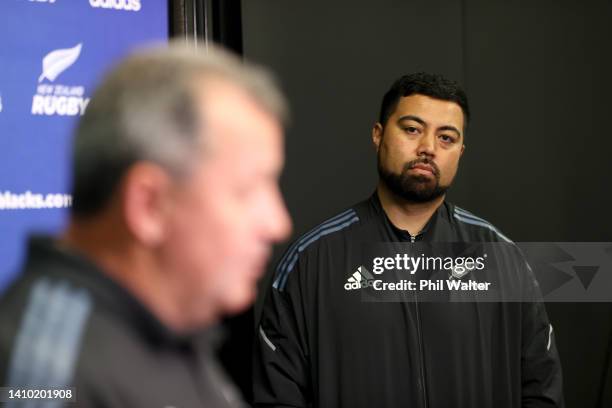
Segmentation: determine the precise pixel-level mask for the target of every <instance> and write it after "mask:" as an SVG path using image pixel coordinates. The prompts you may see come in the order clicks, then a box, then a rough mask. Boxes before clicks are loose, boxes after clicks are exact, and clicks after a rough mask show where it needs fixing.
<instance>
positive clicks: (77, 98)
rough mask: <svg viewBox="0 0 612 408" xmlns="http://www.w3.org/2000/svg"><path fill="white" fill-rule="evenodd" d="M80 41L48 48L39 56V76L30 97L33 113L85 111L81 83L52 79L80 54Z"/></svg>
mask: <svg viewBox="0 0 612 408" xmlns="http://www.w3.org/2000/svg"><path fill="white" fill-rule="evenodd" d="M82 49H83V44H82V43H79V44H77V45H75V46H74V47H72V48H60V49H56V50H53V51H51V52H50V53H48V54H47V55H45V56H44V58H43V59H42V73H41V74H40V76H39V77H38V86H37V87H36V94H35V95H34V96H33V97H32V115H44V116H56V115H59V116H77V115H82V114H83V113H85V108H87V104H88V103H89V98H88V97H87V96H86V95H85V87H84V86H82V85H64V84H57V83H50V82H55V80H56V79H57V78H58V77H59V76H60V75H62V73H63V72H65V71H66V70H67V69H68V68H70V67H71V66H72V65H74V63H75V62H77V60H78V59H79V57H80V56H81V51H82Z"/></svg>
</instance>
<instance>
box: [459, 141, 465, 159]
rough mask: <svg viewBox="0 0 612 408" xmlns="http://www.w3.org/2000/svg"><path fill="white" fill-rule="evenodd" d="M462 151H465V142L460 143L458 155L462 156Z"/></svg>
mask: <svg viewBox="0 0 612 408" xmlns="http://www.w3.org/2000/svg"><path fill="white" fill-rule="evenodd" d="M464 151H465V143H464V144H462V145H461V153H459V157H461V156H463V152H464Z"/></svg>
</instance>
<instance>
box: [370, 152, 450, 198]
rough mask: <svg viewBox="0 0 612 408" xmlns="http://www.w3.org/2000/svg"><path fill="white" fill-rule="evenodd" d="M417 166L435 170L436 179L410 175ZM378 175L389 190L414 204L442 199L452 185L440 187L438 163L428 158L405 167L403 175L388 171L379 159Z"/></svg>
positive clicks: (420, 159) (416, 160)
mask: <svg viewBox="0 0 612 408" xmlns="http://www.w3.org/2000/svg"><path fill="white" fill-rule="evenodd" d="M417 164H427V165H429V166H431V167H432V169H433V176H434V179H433V180H432V179H431V177H427V176H424V175H420V174H409V171H410V170H411V169H412V168H413V167H414V166H415V165H417ZM378 175H379V176H380V180H381V181H382V182H383V183H384V184H385V186H387V188H388V189H389V190H391V192H392V193H393V194H395V195H397V196H398V197H400V198H403V199H404V200H406V201H409V202H414V203H426V202H429V201H433V200H435V199H436V198H438V197H440V196H441V195H443V194H444V193H446V190H448V188H449V187H450V185H447V186H443V185H440V169H438V166H437V165H436V163H434V162H433V161H432V160H429V159H427V158H418V159H415V160H412V161H410V162H408V163H406V164H405V165H404V168H403V169H402V172H401V174H396V173H393V172H391V171H389V170H388V169H386V168H385V167H384V166H383V164H382V163H381V159H380V156H379V157H378Z"/></svg>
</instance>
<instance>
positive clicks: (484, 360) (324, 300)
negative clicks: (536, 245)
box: [254, 73, 563, 408]
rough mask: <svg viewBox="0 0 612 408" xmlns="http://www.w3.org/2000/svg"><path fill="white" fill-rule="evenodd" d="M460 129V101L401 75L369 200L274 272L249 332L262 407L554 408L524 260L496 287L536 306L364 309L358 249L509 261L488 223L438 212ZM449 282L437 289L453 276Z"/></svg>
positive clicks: (541, 320)
mask: <svg viewBox="0 0 612 408" xmlns="http://www.w3.org/2000/svg"><path fill="white" fill-rule="evenodd" d="M468 118H469V108H468V102H467V97H466V95H465V93H464V92H463V90H461V88H460V87H459V86H458V85H457V84H456V83H454V82H452V81H449V80H447V79H445V78H443V77H440V76H437V75H431V74H425V73H420V74H413V75H407V76H404V77H401V78H400V79H398V80H397V81H396V82H395V83H394V84H393V86H392V87H391V89H390V90H389V91H388V92H387V93H386V94H385V96H384V98H383V101H382V106H381V111H380V117H379V120H378V122H377V123H376V124H375V126H374V128H373V131H372V141H373V144H374V146H375V148H376V152H377V157H378V173H379V183H378V186H377V189H376V192H375V193H374V194H373V195H372V196H371V197H370V198H369V199H368V200H366V201H363V202H361V203H359V204H357V205H354V206H353V207H351V208H349V209H348V210H346V211H344V212H342V213H340V214H338V215H337V216H335V217H332V218H331V219H329V220H327V221H325V222H323V223H322V224H321V225H319V226H318V227H316V228H315V229H313V230H312V231H310V232H309V233H307V234H305V235H304V236H302V237H301V238H299V239H298V240H297V241H296V242H295V243H294V244H293V245H292V246H291V247H290V248H289V249H288V251H287V252H286V254H285V256H284V257H283V258H281V261H280V262H279V264H278V267H277V269H276V274H275V277H274V280H273V287H272V288H270V290H269V293H268V296H267V298H266V300H265V303H264V307H263V312H262V318H261V324H260V326H259V328H258V334H259V336H258V338H257V343H258V344H257V346H256V364H255V370H256V371H255V379H254V381H255V383H254V394H255V402H256V404H257V405H258V406H262V407H264V406H265V407H289V406H290V407H310V406H314V407H347V408H349V407H350V408H356V407H379V408H381V407H389V408H391V407H421V408H426V407H436V408H446V407H454V408H490V407H495V408H501V407H508V408H510V407H521V406H522V407H559V406H562V405H563V396H562V381H561V367H560V362H559V358H558V355H557V351H556V347H555V341H554V337H553V330H552V326H551V325H550V324H549V321H548V317H547V315H546V311H545V310H544V306H543V304H542V303H541V302H539V301H538V296H537V293H538V292H537V284H536V283H535V280H534V278H533V276H532V274H531V271H530V270H529V269H528V268H527V265H526V263H525V262H524V261H523V260H522V258H521V259H517V257H514V258H508V259H509V261H516V263H508V267H507V268H506V269H503V270H502V271H501V272H505V273H502V278H503V279H506V280H510V279H514V277H515V276H516V277H518V278H517V280H516V281H512V282H511V285H510V287H515V286H513V285H514V284H515V283H517V282H519V281H520V282H519V283H521V284H524V285H525V286H526V288H527V290H526V291H525V293H535V294H536V296H535V299H536V300H535V301H529V302H516V301H515V302H507V303H501V302H487V303H480V302H478V303H477V302H471V301H470V302H468V303H449V302H443V301H442V302H440V301H438V302H425V303H423V302H420V301H419V300H418V298H417V295H416V294H415V293H414V292H412V293H408V294H407V295H406V297H404V298H400V299H402V300H403V299H406V300H408V301H405V300H404V301H395V302H385V301H383V302H366V301H364V299H376V297H375V295H374V294H373V293H374V291H375V290H376V289H375V288H374V287H373V282H374V281H375V279H379V275H377V277H373V275H372V272H370V271H368V270H367V269H366V268H365V267H364V266H363V264H361V262H362V260H363V258H361V254H362V252H363V251H364V248H367V246H364V244H367V243H380V242H404V243H416V244H413V245H412V246H413V247H414V246H417V245H419V244H418V243H419V242H429V243H434V242H437V243H461V242H479V243H483V242H485V243H497V242H499V243H506V242H507V244H500V246H503V245H506V246H510V248H511V249H509V250H508V251H510V252H514V253H516V251H515V250H514V249H513V248H515V247H514V245H513V244H510V243H509V242H510V241H509V239H508V238H506V237H505V236H504V235H503V234H502V233H501V232H499V230H497V229H496V228H495V227H494V226H493V225H491V224H490V223H488V222H487V221H485V220H483V219H482V218H479V217H477V216H475V215H473V214H472V213H470V212H468V211H466V210H463V209H461V208H459V207H457V206H455V205H453V204H451V203H449V202H448V201H446V200H445V194H446V190H447V189H448V188H449V187H450V185H451V184H452V182H453V179H454V177H455V174H456V172H457V169H458V165H459V160H460V158H461V155H462V154H463V152H464V149H465V145H464V136H465V129H466V125H467V121H468ZM388 246H390V245H388ZM405 246H408V245H405ZM422 247H423V246H421V248H422ZM504 251H506V250H504ZM417 254H418V253H417ZM448 255H451V253H449V254H448ZM500 259H501V258H500ZM436 273H437V272H436ZM452 273H453V275H452V276H449V275H447V276H445V277H444V276H440V277H441V278H446V279H461V278H462V276H455V272H454V271H453V272H452ZM468 277H469V275H468ZM521 290H522V289H521ZM369 294H372V295H369ZM365 295H368V296H366V297H364V296H365ZM466 296H469V295H466ZM468 299H471V298H468ZM383 300H384V298H383ZM519 300H520V299H519ZM528 300H533V299H528Z"/></svg>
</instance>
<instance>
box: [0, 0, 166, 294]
mask: <svg viewBox="0 0 612 408" xmlns="http://www.w3.org/2000/svg"><path fill="white" fill-rule="evenodd" d="M168 30H169V27H168V1H167V0H3V1H2V2H1V3H0V291H2V290H3V289H4V288H6V286H7V284H8V283H9V282H10V281H11V280H12V279H13V278H14V277H15V276H16V273H17V272H18V267H19V264H20V262H21V260H22V258H23V253H24V246H25V242H26V238H27V236H28V235H29V234H30V233H33V232H47V233H48V232H57V231H58V230H59V229H61V227H62V226H63V224H64V222H65V220H66V214H67V208H68V207H69V206H70V203H71V197H70V196H69V184H70V180H69V175H68V170H69V164H70V163H69V150H70V140H71V132H72V129H73V127H74V125H75V123H76V121H77V119H78V117H79V116H80V115H81V114H82V113H83V111H84V110H85V109H86V106H87V103H88V101H89V98H90V96H91V94H92V92H93V89H94V87H95V85H96V82H97V81H98V80H99V79H100V78H101V75H102V73H103V72H104V71H105V70H106V69H107V68H109V66H110V65H112V64H113V63H115V62H116V61H117V60H118V59H119V58H121V57H122V56H124V55H125V54H126V53H129V52H130V51H131V50H132V49H134V48H135V47H137V46H141V45H143V44H150V43H156V42H157V43H159V42H165V41H168Z"/></svg>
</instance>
